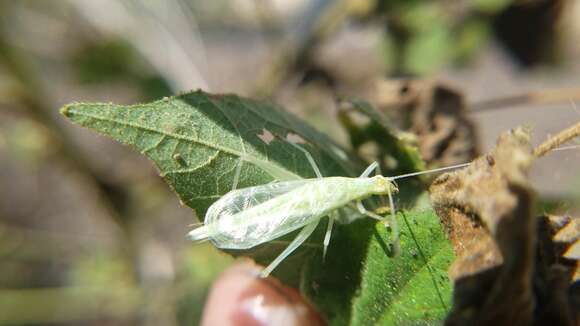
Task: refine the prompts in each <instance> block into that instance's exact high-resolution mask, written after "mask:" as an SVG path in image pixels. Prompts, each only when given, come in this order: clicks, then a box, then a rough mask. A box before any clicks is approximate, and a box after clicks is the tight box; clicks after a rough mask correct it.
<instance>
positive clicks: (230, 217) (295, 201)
mask: <svg viewBox="0 0 580 326" xmlns="http://www.w3.org/2000/svg"><path fill="white" fill-rule="evenodd" d="M390 186H391V185H390V183H389V182H388V180H387V179H386V178H383V177H374V178H344V177H329V178H323V179H306V180H298V181H290V182H280V183H272V184H267V185H262V186H257V187H250V188H244V189H239V190H235V191H232V192H230V193H228V194H226V195H225V196H224V197H222V198H221V199H220V200H218V201H217V202H215V203H214V204H213V205H212V206H211V207H210V208H209V210H208V212H207V214H206V217H205V225H206V226H207V227H208V231H209V238H210V240H211V241H212V242H213V243H214V245H216V246H217V247H220V248H229V249H247V248H251V247H254V246H256V245H258V244H261V243H264V242H267V241H270V240H272V239H275V238H278V237H280V236H282V235H284V234H287V233H289V232H291V231H294V230H296V229H298V228H300V227H303V226H304V225H306V224H308V223H310V222H312V221H315V220H316V219H320V218H322V217H324V216H326V215H328V214H329V213H331V212H332V211H334V210H336V209H338V208H341V207H344V206H345V205H346V204H348V203H349V202H352V201H353V200H357V199H364V198H366V197H369V196H370V195H373V194H384V193H385V192H386V188H385V187H390Z"/></svg>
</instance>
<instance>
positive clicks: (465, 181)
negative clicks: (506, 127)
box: [430, 128, 580, 325]
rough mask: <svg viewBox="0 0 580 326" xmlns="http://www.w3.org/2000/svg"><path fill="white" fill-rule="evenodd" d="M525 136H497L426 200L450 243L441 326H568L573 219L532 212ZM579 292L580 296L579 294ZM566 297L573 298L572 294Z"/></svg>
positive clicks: (516, 132) (574, 236) (575, 236)
mask: <svg viewBox="0 0 580 326" xmlns="http://www.w3.org/2000/svg"><path fill="white" fill-rule="evenodd" d="M534 158H535V157H534V155H533V154H532V148H531V146H530V137H529V132H528V131H527V130H526V129H523V128H518V129H515V130H512V131H510V132H507V133H505V134H503V135H501V136H500V138H499V140H498V142H497V146H496V148H495V149H494V150H493V151H492V152H491V153H489V154H488V155H485V156H482V157H480V158H478V159H476V160H475V161H473V163H472V164H471V165H470V166H468V167H467V168H465V169H463V170H460V171H456V172H452V173H447V174H444V175H442V176H440V177H439V178H437V179H436V180H435V181H434V182H433V184H432V185H431V188H430V193H431V200H432V202H433V205H434V207H435V210H436V211H437V214H438V215H439V217H440V218H441V220H442V223H443V225H444V226H445V227H446V230H447V233H448V235H449V237H450V239H451V241H452V243H453V245H454V248H455V252H456V255H457V259H456V261H455V262H454V263H453V265H452V266H451V268H450V272H449V273H450V276H451V278H452V279H453V280H454V282H455V289H454V299H453V300H454V303H453V308H452V310H451V312H450V313H449V315H448V317H447V320H446V325H466V324H471V325H490V324H493V325H548V324H551V325H573V324H574V323H573V321H574V320H577V318H576V316H574V315H573V312H575V311H577V309H576V310H574V309H572V306H573V305H574V304H575V303H577V302H578V301H575V300H574V298H575V297H574V296H573V295H574V291H570V290H569V289H571V286H570V284H571V282H572V281H573V280H574V278H573V275H574V273H575V271H576V263H577V260H576V259H577V257H574V256H573V255H572V254H570V255H571V256H570V257H566V256H565V254H566V253H568V252H570V251H571V250H572V251H573V248H574V247H575V245H576V241H578V237H579V235H580V230H579V225H578V222H577V220H575V219H571V218H568V219H566V218H563V219H562V218H560V219H558V218H555V217H543V218H535V217H534V215H533V207H534V194H533V191H532V189H531V186H530V184H529V182H528V178H527V172H528V170H529V168H530V166H531V164H532V163H533V161H534ZM576 292H578V291H576ZM569 293H571V294H572V296H569Z"/></svg>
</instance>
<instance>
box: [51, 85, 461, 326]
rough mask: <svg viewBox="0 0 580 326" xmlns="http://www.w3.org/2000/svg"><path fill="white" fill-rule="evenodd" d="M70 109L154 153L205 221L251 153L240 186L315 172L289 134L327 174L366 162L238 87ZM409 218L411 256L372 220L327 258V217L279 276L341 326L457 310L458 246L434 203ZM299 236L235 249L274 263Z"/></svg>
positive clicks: (350, 229) (344, 235)
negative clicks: (397, 250) (453, 300)
mask: <svg viewBox="0 0 580 326" xmlns="http://www.w3.org/2000/svg"><path fill="white" fill-rule="evenodd" d="M61 112H62V114H63V115H65V116H66V117H67V118H69V119H70V120H71V121H73V122H75V123H77V124H79V125H82V126H84V127H87V128H90V129H93V130H95V131H97V132H99V133H101V134H104V135H107V136H110V137H112V138H113V139H116V140H118V141H120V142H122V143H124V144H128V145H130V146H132V147H133V148H135V149H136V150H137V151H139V152H140V153H142V154H144V155H146V156H147V157H149V158H150V159H151V160H152V161H153V162H155V164H156V166H157V168H158V169H159V171H160V174H161V176H162V177H163V178H164V179H165V180H166V181H167V183H168V184H169V185H170V186H171V187H172V188H173V189H174V190H175V192H176V193H177V195H178V196H179V197H180V198H181V200H182V201H183V203H184V204H186V205H187V206H189V207H191V208H192V209H194V210H195V211H196V213H197V214H198V216H199V218H200V219H203V216H204V214H205V211H206V210H207V208H208V207H209V206H210V205H211V204H212V203H213V202H214V201H215V200H217V199H218V198H220V197H221V196H222V195H223V194H225V193H227V192H228V191H230V190H231V187H232V182H233V178H234V174H235V169H236V164H238V162H239V161H240V159H241V158H244V163H243V166H242V169H241V175H240V180H239V184H238V187H248V186H252V185H258V184H264V183H268V182H271V181H273V180H287V179H293V178H301V177H302V178H312V177H314V173H313V171H312V169H311V167H310V165H309V163H308V162H307V160H306V158H305V157H304V155H303V154H302V153H301V152H300V151H298V150H297V149H295V148H294V147H292V146H291V145H289V144H288V143H287V142H286V141H285V140H283V138H285V139H294V141H296V140H298V142H300V143H302V146H303V147H304V148H306V149H307V150H308V151H309V152H310V153H311V154H312V155H313V157H314V159H315V160H316V162H317V164H318V165H319V167H320V168H321V170H322V173H323V174H324V175H325V176H335V175H343V176H356V175H358V174H360V172H362V169H363V168H364V163H362V162H360V161H358V159H357V158H356V156H355V155H353V154H352V153H349V152H348V151H346V150H345V149H343V148H341V147H340V146H338V145H336V144H335V143H334V142H333V141H331V140H330V139H329V138H328V137H326V136H324V135H323V134H321V133H320V132H318V131H316V130H315V129H314V128H312V127H310V126H308V125H307V124H306V123H305V122H303V121H300V120H299V119H297V118H296V117H294V116H293V115H291V114H289V113H287V112H286V111H284V110H282V109H280V108H278V107H276V106H275V105H272V104H269V103H265V102H259V101H253V100H248V99H244V98H240V97H238V96H236V95H211V94H208V93H204V92H202V91H196V92H192V93H187V94H183V95H180V96H176V97H171V98H166V99H163V100H160V101H157V102H153V103H149V104H139V105H133V106H122V105H114V104H90V103H73V104H69V105H67V106H65V107H64V108H63V109H62V111H61ZM401 182H405V181H404V180H402V181H401ZM414 199H416V198H414ZM400 218H401V220H400V225H401V229H402V232H403V233H402V255H401V256H398V257H389V256H388V255H387V254H388V248H387V247H388V246H386V243H388V236H387V230H386V229H385V228H384V226H383V225H380V224H377V223H375V222H374V221H371V220H369V219H365V220H359V221H357V222H355V223H352V224H349V225H340V226H337V227H336V229H335V231H334V233H333V236H332V240H331V245H330V247H329V252H328V255H327V259H326V261H325V262H324V263H323V262H322V259H321V248H322V246H321V244H322V241H321V238H322V234H323V233H324V228H326V223H325V222H323V223H320V226H319V227H318V229H317V231H316V232H315V234H314V235H313V236H312V237H311V239H309V241H308V242H307V243H305V244H304V246H303V248H301V249H300V250H298V251H297V252H296V253H295V254H293V255H292V256H291V257H290V258H289V259H288V260H287V261H285V262H284V263H283V264H282V265H280V266H279V268H278V269H277V270H276V271H275V273H274V275H275V276H277V277H279V278H280V279H282V280H283V281H284V282H286V283H288V284H291V285H294V286H299V287H300V288H301V290H302V292H303V293H304V294H305V295H307V296H308V297H309V298H310V299H311V301H312V302H314V303H315V304H316V306H317V307H318V309H319V310H321V311H322V312H323V315H324V316H326V318H327V319H328V321H329V322H330V323H331V324H333V325H368V324H369V323H370V324H382V325H391V324H393V323H395V324H404V323H413V324H416V323H423V324H425V323H431V322H436V321H440V320H442V319H443V318H444V316H445V312H446V309H448V308H449V300H450V293H451V288H450V282H449V280H448V279H447V278H446V270H447V267H448V266H449V264H450V262H451V260H452V257H453V253H452V249H451V245H450V244H449V242H448V241H447V239H446V238H445V235H444V233H443V231H442V228H441V226H440V224H439V220H438V218H437V217H436V215H435V214H434V213H433V211H432V210H425V209H421V210H417V211H416V212H415V211H414V210H410V211H407V212H406V213H405V219H406V220H407V221H410V222H409V223H405V222H404V219H403V216H402V215H400ZM187 231H188V230H183V233H184V235H185V233H186V232H187ZM293 236H294V234H290V235H288V236H285V237H282V238H280V239H279V241H274V242H273V243H268V244H264V245H261V246H258V247H256V248H253V249H252V250H249V251H236V252H231V251H230V253H232V254H235V255H243V256H251V257H252V258H254V259H255V260H256V261H258V262H260V263H268V262H269V261H270V260H271V259H273V258H274V257H275V256H276V255H277V254H278V253H279V252H280V251H281V250H282V249H283V248H284V247H285V246H286V245H287V243H288V242H289V241H291V239H292V237H293Z"/></svg>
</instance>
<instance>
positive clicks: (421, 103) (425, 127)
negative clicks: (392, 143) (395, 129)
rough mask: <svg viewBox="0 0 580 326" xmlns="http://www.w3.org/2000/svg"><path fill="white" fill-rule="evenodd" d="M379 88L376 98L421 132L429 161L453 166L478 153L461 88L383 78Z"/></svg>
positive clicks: (405, 125)
mask: <svg viewBox="0 0 580 326" xmlns="http://www.w3.org/2000/svg"><path fill="white" fill-rule="evenodd" d="M375 88H376V90H377V94H378V96H377V97H378V98H377V99H376V102H377V103H378V104H379V106H380V107H382V108H383V109H385V110H386V111H388V112H387V113H389V114H390V115H393V116H394V117H395V118H397V120H399V124H400V127H401V128H402V129H403V130H406V131H410V132H411V133H413V134H414V135H416V136H417V140H418V144H419V151H420V153H421V157H422V158H423V160H425V161H426V162H427V163H428V164H433V165H437V166H449V165H454V164H459V163H463V162H468V161H470V160H472V159H473V158H475V157H476V156H477V155H478V153H479V149H478V147H479V146H478V143H479V140H478V138H477V131H476V128H475V124H474V123H473V122H472V121H471V119H469V117H468V116H467V105H466V103H465V97H464V96H463V93H462V92H461V91H460V90H457V89H454V88H453V87H451V86H449V85H446V84H445V83H442V82H439V81H435V80H429V79H416V80H413V79H409V80H381V81H377V82H376V87H375Z"/></svg>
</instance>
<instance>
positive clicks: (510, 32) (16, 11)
mask: <svg viewBox="0 0 580 326" xmlns="http://www.w3.org/2000/svg"><path fill="white" fill-rule="evenodd" d="M579 39H580V4H578V3H576V2H575V1H510V0H461V1H443V0H441V1H421V0H412V1H408V0H383V1H378V0H377V1H372V0H350V1H328V0H313V1H304V0H301V1H292V0H254V1H250V0H245V1H244V0H239V1H226V0H218V1H201V0H198V1H196V0H147V1H146V0H142V1H138V0H99V1H94V0H69V1H66V0H47V1H32V0H29V1H21V0H19V1H17V0H0V324H3V325H4V324H6V325H8V324H9V325H31V324H37V325H103V324H106V325H133V324H151V325H195V324H197V322H198V320H199V318H200V313H201V311H202V309H203V302H204V298H205V296H206V294H207V291H208V287H209V285H210V284H211V282H212V280H213V279H215V277H216V276H217V275H218V274H219V272H220V271H221V270H223V269H224V268H225V267H226V266H227V265H228V264H230V263H231V262H232V261H233V259H231V258H230V257H228V256H226V255H225V254H222V253H219V252H217V251H216V250H215V249H213V248H212V247H211V246H209V245H199V246H193V245H192V244H191V243H189V242H188V241H187V240H186V239H185V238H184V235H185V234H186V233H187V231H188V230H189V229H190V224H192V223H196V222H197V221H198V220H197V218H196V217H195V214H194V212H193V211H191V210H190V209H188V208H187V207H183V206H181V205H180V204H179V202H178V200H177V198H176V196H175V195H174V194H172V193H171V192H170V190H169V189H168V187H167V186H166V185H165V184H164V183H163V181H162V180H161V178H159V177H158V175H157V172H156V171H155V169H154V168H153V166H152V164H151V163H150V162H148V161H147V160H146V159H145V158H143V157H142V156H140V155H139V154H137V153H134V152H132V151H131V150H129V149H128V148H125V147H123V146H121V145H119V144H117V143H115V142H113V141H111V140H109V139H105V138H104V137H99V136H97V135H95V134H94V133H92V132H90V131H87V130H82V129H81V128H78V127H76V126H73V125H72V124H70V123H68V122H66V121H65V120H64V119H62V118H61V117H60V116H59V114H58V109H59V108H60V107H61V106H62V105H64V104H66V103H69V102H74V101H83V102H88V101H100V102H115V103H121V104H130V103H136V102H146V101H150V100H153V99H158V98H161V97H163V96H170V95H172V94H176V93H179V92H184V91H187V90H190V89H197V88H202V89H204V90H207V91H210V92H217V93H219V92H234V93H238V94H241V95H245V96H251V97H257V98H271V99H274V100H275V101H276V102H278V103H281V104H282V105H284V106H285V107H287V108H288V109H290V110H291V111H293V112H294V113H296V114H297V115H299V116H301V117H302V118H304V119H306V120H308V121H309V122H311V123H312V124H314V125H315V126H316V127H318V128H320V129H321V130H323V131H325V132H326V133H328V134H330V135H331V136H332V137H333V138H335V139H336V140H337V141H339V142H342V143H343V144H346V143H347V139H346V134H345V132H344V131H343V130H342V129H341V128H340V126H339V124H338V123H336V118H335V102H334V101H335V97H336V96H337V95H342V94H346V95H358V96H364V94H368V92H369V87H368V85H369V82H372V81H375V80H379V79H384V78H403V77H411V76H414V77H430V78H438V79H444V80H448V81H450V82H452V83H455V85H459V86H460V87H461V88H460V89H461V91H463V92H464V93H465V95H466V96H467V98H468V102H469V103H476V102H477V101H478V100H485V99H489V98H497V97H501V96H510V95H513V94H519V93H521V92H525V91H528V90H542V89H546V88H558V87H574V86H575V87H577V86H578V85H580V42H578V40H579ZM570 100H573V98H571V99H570ZM471 118H472V119H473V120H474V121H475V122H476V124H477V126H478V130H479V134H480V138H481V142H482V145H483V149H484V150H485V149H488V148H490V146H492V145H493V143H494V142H495V138H496V136H497V134H498V133H499V132H501V131H503V130H505V129H508V128H510V127H513V126H516V125H519V124H522V123H528V124H531V125H533V126H534V129H535V137H536V139H535V142H536V143H538V142H539V140H541V139H544V138H545V137H546V136H547V135H548V134H550V133H554V132H556V131H557V130H560V129H563V128H564V127H567V126H568V125H569V124H570V122H571V121H577V120H578V119H579V118H580V111H578V110H576V111H575V109H574V105H573V104H571V103H569V102H568V101H564V102H563V103H555V104H550V105H543V106H542V107H541V108H539V107H533V106H532V105H529V104H526V103H520V104H514V105H511V106H509V107H506V108H504V109H503V110H501V111H493V112H481V113H477V114H476V113H474V114H473V115H472V116H471ZM579 157H580V155H579V154H578V151H576V152H570V151H569V152H559V153H557V154H554V157H552V158H549V159H546V160H544V161H542V162H541V163H539V164H538V165H537V166H536V167H535V170H534V171H533V172H534V173H533V175H532V178H533V181H534V183H535V184H536V186H537V187H538V189H540V192H541V194H542V195H543V198H545V199H547V200H549V201H551V202H553V203H556V204H555V205H553V208H551V209H553V210H554V211H550V212H554V213H555V212H573V209H574V199H575V198H578V196H579V193H578V189H580V187H578V186H579V185H580V182H579V181H578V173H577V162H578V158H579ZM575 167H576V168H575Z"/></svg>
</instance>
